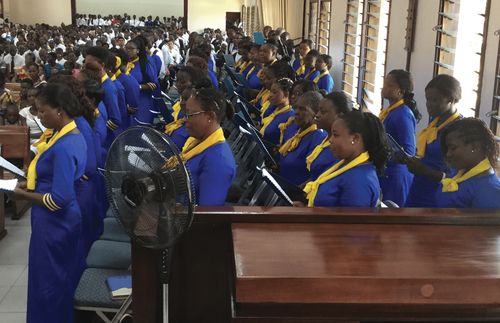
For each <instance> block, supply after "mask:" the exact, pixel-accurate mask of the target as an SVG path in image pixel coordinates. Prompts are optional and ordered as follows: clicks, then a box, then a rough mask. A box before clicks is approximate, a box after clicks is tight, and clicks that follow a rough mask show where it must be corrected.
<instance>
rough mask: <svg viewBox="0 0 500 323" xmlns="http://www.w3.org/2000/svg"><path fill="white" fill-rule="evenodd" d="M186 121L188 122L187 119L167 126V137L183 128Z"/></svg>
mask: <svg viewBox="0 0 500 323" xmlns="http://www.w3.org/2000/svg"><path fill="white" fill-rule="evenodd" d="M185 121H186V120H185V119H178V120H175V121H172V122H170V123H169V124H167V125H166V126H165V133H166V134H167V135H169V136H170V135H172V133H173V132H174V131H175V130H177V129H179V128H180V127H182V125H183V124H184V122H185Z"/></svg>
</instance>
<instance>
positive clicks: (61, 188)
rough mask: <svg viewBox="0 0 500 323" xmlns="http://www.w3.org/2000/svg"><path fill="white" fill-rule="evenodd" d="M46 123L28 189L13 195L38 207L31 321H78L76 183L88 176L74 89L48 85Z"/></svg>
mask: <svg viewBox="0 0 500 323" xmlns="http://www.w3.org/2000/svg"><path fill="white" fill-rule="evenodd" d="M36 104H37V107H38V112H39V117H40V119H41V122H42V124H43V125H44V126H45V127H47V128H48V129H53V132H52V136H51V137H50V138H47V133H44V136H43V137H42V138H41V140H40V141H39V143H38V145H37V150H38V153H37V155H36V157H35V158H34V159H33V161H32V162H31V164H30V166H29V168H28V176H27V178H28V182H27V185H26V186H24V185H19V187H18V188H16V189H15V191H14V195H15V196H16V197H17V198H20V199H26V200H29V201H31V202H33V207H32V209H31V231H32V233H31V241H30V248H29V263H28V310H27V322H54V323H67V322H73V296H74V292H75V289H76V286H77V284H78V280H79V278H80V277H77V275H76V274H75V273H77V272H78V269H79V268H78V266H79V264H80V263H81V259H79V255H80V254H79V253H78V240H79V237H80V232H81V212H80V207H79V206H78V202H77V199H76V194H75V183H76V182H77V181H79V180H80V179H81V178H82V176H83V175H84V172H85V164H86V150H87V147H86V144H85V139H84V138H83V135H82V134H81V133H80V131H79V130H78V128H77V126H76V123H75V120H74V118H75V117H76V116H77V115H81V114H82V113H81V111H80V110H81V107H80V104H79V102H78V100H77V98H76V97H75V96H74V95H73V93H72V92H71V90H70V89H69V87H67V86H66V85H63V84H49V85H47V86H46V87H45V88H43V89H41V90H40V93H39V95H38V97H37V99H36Z"/></svg>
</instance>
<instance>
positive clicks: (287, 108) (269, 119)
mask: <svg viewBox="0 0 500 323" xmlns="http://www.w3.org/2000/svg"><path fill="white" fill-rule="evenodd" d="M290 110H292V108H291V107H290V105H289V104H288V105H285V106H284V107H283V108H281V109H276V110H274V111H273V113H271V114H270V115H268V116H267V117H265V118H264V119H262V128H260V134H261V135H264V132H265V131H266V128H267V127H268V126H269V125H270V124H271V122H273V120H274V118H276V117H277V116H278V115H280V114H282V113H287V112H288V111H290Z"/></svg>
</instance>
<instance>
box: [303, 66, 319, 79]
mask: <svg viewBox="0 0 500 323" xmlns="http://www.w3.org/2000/svg"><path fill="white" fill-rule="evenodd" d="M314 72H316V70H315V69H314V68H313V69H311V70H310V71H309V72H308V73H307V74H306V75H305V76H304V79H306V80H307V78H308V77H309V75H311V74H312V73H314Z"/></svg>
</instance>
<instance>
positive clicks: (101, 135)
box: [94, 101, 108, 168]
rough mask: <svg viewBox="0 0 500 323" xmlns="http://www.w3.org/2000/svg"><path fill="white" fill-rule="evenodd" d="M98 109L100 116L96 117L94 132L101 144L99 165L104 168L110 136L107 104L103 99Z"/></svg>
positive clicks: (98, 158)
mask: <svg viewBox="0 0 500 323" xmlns="http://www.w3.org/2000/svg"><path fill="white" fill-rule="evenodd" d="M97 109H98V110H99V116H98V117H97V118H96V120H95V123H94V132H95V133H96V140H98V141H99V145H100V149H99V150H98V152H100V156H98V157H97V160H98V161H100V162H98V164H97V166H98V167H101V168H102V167H104V163H105V162H106V156H107V154H108V149H107V148H106V142H107V138H108V128H107V126H106V124H107V122H108V112H107V111H106V106H105V105H104V102H103V101H101V102H99V104H98V105H97Z"/></svg>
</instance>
